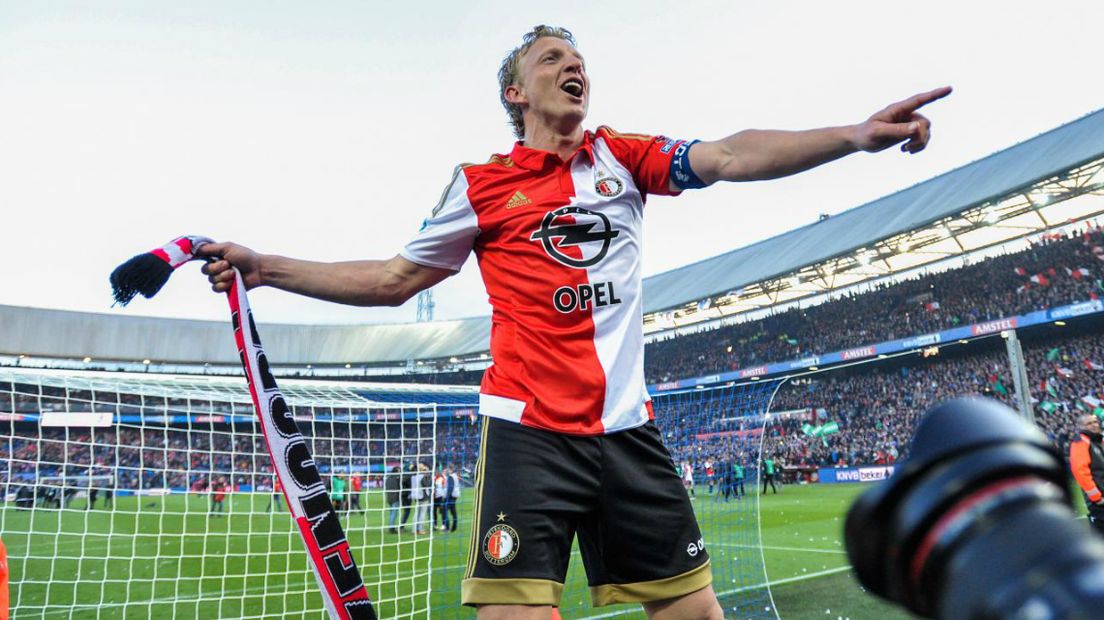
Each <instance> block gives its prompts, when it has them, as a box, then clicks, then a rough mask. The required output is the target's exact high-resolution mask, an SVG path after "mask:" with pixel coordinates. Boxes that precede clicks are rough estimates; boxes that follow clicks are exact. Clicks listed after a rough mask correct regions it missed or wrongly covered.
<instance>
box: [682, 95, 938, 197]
mask: <svg viewBox="0 0 1104 620" xmlns="http://www.w3.org/2000/svg"><path fill="white" fill-rule="evenodd" d="M949 94H951V88H950V87H949V86H945V87H943V88H937V89H935V90H932V91H929V92H926V93H921V94H919V95H914V96H912V97H909V98H908V99H905V100H904V101H899V102H897V103H894V104H893V105H890V106H889V107H887V108H885V109H884V110H881V111H880V112H878V113H876V114H874V115H873V116H871V117H870V118H868V119H867V120H866V121H864V122H862V123H859V124H857V125H847V126H844V127H825V128H822V129H809V130H805V131H779V130H763V129H749V130H746V131H741V132H739V133H736V134H733V135H731V136H728V137H727V138H723V139H721V140H716V141H713V142H699V143H697V144H695V145H694V147H693V148H691V149H690V152H689V158H690V167H691V169H692V170H693V171H694V173H695V174H697V176H698V178H700V179H701V180H702V182H704V183H705V184H707V185H709V184H712V183H715V182H717V181H761V180H765V179H776V178H778V177H784V176H788V175H791V174H795V173H798V172H801V171H803V170H808V169H810V168H815V167H816V166H819V165H821V164H824V163H827V162H830V161H832V160H835V159H839V158H840V157H843V156H844V155H849V154H851V153H855V152H857V151H866V152H870V153H873V152H877V151H881V150H884V149H887V148H889V147H891V146H893V145H895V144H900V143H902V142H903V143H904V144H902V145H901V150H902V151H905V152H908V153H917V152H919V151H922V150H923V149H924V147H925V146H927V144H928V140H929V138H930V137H931V121H929V120H928V119H927V118H925V117H924V116H923V115H921V114H918V113H917V112H916V111H917V110H918V109H920V108H921V107H923V106H925V105H927V104H929V103H931V102H933V101H936V100H937V99H942V98H943V97H946V96H947V95H949ZM671 189H677V188H676V187H675V186H674V185H673V184H672V188H671Z"/></svg>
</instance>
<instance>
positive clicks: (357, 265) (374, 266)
mask: <svg viewBox="0 0 1104 620" xmlns="http://www.w3.org/2000/svg"><path fill="white" fill-rule="evenodd" d="M196 254H197V255H198V256H207V257H212V258H215V259H216V260H215V261H213V262H211V263H208V264H206V265H204V266H203V273H205V274H207V279H208V280H209V281H210V282H211V289H212V290H214V291H215V292H216V293H225V292H226V291H229V290H230V287H231V286H232V285H233V282H234V270H233V269H232V267H237V268H238V271H240V272H241V274H242V278H243V279H244V281H245V287H246V289H252V288H256V287H258V286H271V287H273V288H278V289H280V290H284V291H288V292H291V293H296V294H299V295H305V296H307V297H313V298H315V299H322V300H325V301H332V302H336V303H340V304H347V305H351V306H399V305H402V304H403V303H404V302H406V300H408V299H410V298H411V297H413V296H414V295H417V294H418V293H419V292H421V291H423V290H425V289H427V288H429V287H431V286H433V285H435V284H437V283H438V282H440V281H442V280H444V279H445V278H447V277H449V276H451V275H453V274H455V273H456V272H454V271H451V270H448V269H440V268H437V267H426V266H424V265H419V264H417V263H414V262H411V261H409V260H407V259H405V258H403V257H402V256H398V255H396V256H394V257H393V258H390V259H387V260H358V261H347V262H338V263H320V262H314V261H305V260H299V259H295V258H287V257H284V256H276V255H263V254H258V253H257V252H254V251H253V250H250V249H249V248H246V247H244V246H241V245H238V244H236V243H210V244H207V245H204V246H202V247H200V248H199V250H198V251H197V252H196Z"/></svg>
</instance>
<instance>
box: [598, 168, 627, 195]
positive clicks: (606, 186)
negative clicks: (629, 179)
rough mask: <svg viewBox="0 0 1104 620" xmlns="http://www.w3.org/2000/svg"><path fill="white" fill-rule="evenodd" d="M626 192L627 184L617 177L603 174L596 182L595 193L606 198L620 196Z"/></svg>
mask: <svg viewBox="0 0 1104 620" xmlns="http://www.w3.org/2000/svg"><path fill="white" fill-rule="evenodd" d="M624 190H625V184H624V183H622V182H621V179H619V178H617V177H614V176H607V175H604V174H602V175H601V176H599V177H598V178H597V179H595V180H594V191H596V192H598V193H599V194H601V195H602V196H605V197H606V198H613V197H614V196H619V195H620V194H621V192H622V191H624Z"/></svg>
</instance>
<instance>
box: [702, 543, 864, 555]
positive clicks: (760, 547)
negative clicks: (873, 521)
mask: <svg viewBox="0 0 1104 620" xmlns="http://www.w3.org/2000/svg"><path fill="white" fill-rule="evenodd" d="M708 546H714V547H736V548H740V549H767V550H768V551H800V552H801V553H834V554H846V553H847V552H846V551H844V550H843V549H806V548H805V547H771V546H768V545H744V544H740V543H724V542H721V543H709V544H708V545H707V547H708Z"/></svg>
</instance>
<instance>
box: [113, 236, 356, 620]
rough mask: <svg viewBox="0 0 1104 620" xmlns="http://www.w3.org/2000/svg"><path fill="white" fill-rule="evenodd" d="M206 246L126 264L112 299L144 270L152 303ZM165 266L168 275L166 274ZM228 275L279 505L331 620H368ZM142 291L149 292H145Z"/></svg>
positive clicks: (332, 518)
mask: <svg viewBox="0 0 1104 620" xmlns="http://www.w3.org/2000/svg"><path fill="white" fill-rule="evenodd" d="M211 242H212V240H211V239H208V238H206V237H197V236H188V237H179V238H177V239H174V240H173V241H171V242H170V243H167V244H165V245H164V246H162V247H160V248H157V249H155V250H152V251H150V252H148V253H147V254H142V255H138V256H136V257H134V258H133V259H131V260H130V261H127V263H124V264H123V265H121V266H120V267H119V269H117V270H116V272H115V273H113V274H112V284H113V285H115V286H116V299H117V300H118V301H120V303H123V304H125V303H126V302H127V301H129V300H130V298H131V297H133V296H134V294H133V293H130V294H129V297H126V295H125V294H124V295H122V297H121V296H120V292H119V291H120V285H122V288H126V284H125V281H126V280H127V279H128V278H129V279H131V280H141V279H142V278H147V277H148V276H147V275H146V274H148V273H149V272H150V271H160V272H161V273H160V274H159V275H157V276H156V277H155V279H158V280H159V281H160V284H155V285H153V286H149V283H148V282H145V283H144V284H146V285H147V287H146V289H142V288H141V287H136V290H140V292H142V294H143V295H145V296H146V297H152V295H153V294H154V293H156V291H157V290H158V289H160V287H161V286H162V285H163V284H164V282H165V281H167V280H168V275H169V274H171V270H172V269H176V268H177V267H180V266H181V265H183V264H185V263H187V262H188V261H190V260H193V259H196V258H198V257H196V256H195V251H196V250H197V249H198V248H199V247H201V246H202V245H204V244H206V243H211ZM150 257H156V258H157V259H159V260H160V261H163V263H162V264H157V261H151V260H150ZM164 265H168V266H169V267H170V268H171V269H170V270H168V271H167V272H166V270H165V268H164ZM137 272H145V273H142V274H141V275H140V276H139V277H137V278H135V277H134V276H133V274H135V273H137ZM234 276H235V278H234V287H233V288H231V289H230V291H229V292H228V293H227V299H228V300H229V302H230V321H231V322H232V323H233V326H234V341H235V342H236V343H237V345H238V354H239V356H240V357H241V361H242V367H243V368H244V369H245V378H246V380H247V381H248V383H249V394H250V396H252V398H253V408H254V409H255V410H256V412H257V418H258V420H260V423H261V430H262V431H263V432H264V437H265V443H266V444H267V446H268V453H269V455H270V456H271V457H272V466H273V468H274V469H275V471H276V476H277V477H278V478H279V480H280V487H281V488H282V490H283V493H284V499H286V500H287V504H288V508H289V510H290V511H291V514H292V516H293V517H294V518H295V523H296V525H298V526H299V533H300V534H301V535H302V537H303V542H304V543H305V544H306V546H307V553H308V555H310V559H311V565H312V566H313V567H314V576H315V577H316V578H317V579H318V585H319V587H320V588H321V590H322V593H323V597H322V599H323V601H324V602H325V605H326V610H327V611H328V612H329V615H330V618H332V619H341V620H375V618H376V612H375V609H374V608H373V606H372V603H371V601H370V599H369V598H368V591H367V590H366V589H365V587H364V582H363V580H362V579H361V577H360V572H359V571H358V570H357V566H356V562H355V561H354V560H353V553H352V550H351V549H350V548H349V542H348V540H346V538H345V532H344V530H342V528H341V523H340V521H339V520H338V517H337V513H336V512H334V509H333V505H332V504H331V503H330V497H329V493H328V492H327V490H326V485H325V484H324V483H323V482H322V477H321V475H320V474H319V473H318V468H317V467H316V466H315V463H314V459H313V458H312V457H311V454H310V450H309V449H308V448H307V443H306V441H305V440H304V439H303V435H302V433H300V432H299V428H298V425H296V423H295V419H294V418H293V417H292V414H291V408H290V407H288V404H287V401H286V400H284V397H283V395H282V394H280V388H278V387H277V386H276V379H275V378H274V377H273V376H272V372H271V371H270V370H269V362H268V358H267V356H266V355H265V352H264V349H263V348H262V347H261V338H260V335H259V334H258V333H257V325H256V323H254V321H253V313H252V311H250V309H249V299H248V298H247V297H246V292H245V284H244V283H243V281H242V277H241V274H240V273H239V272H238V271H237V269H235V270H234ZM117 279H119V280H120V282H119V283H117V282H116V280H117ZM147 290H152V291H153V292H152V293H149V292H147Z"/></svg>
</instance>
